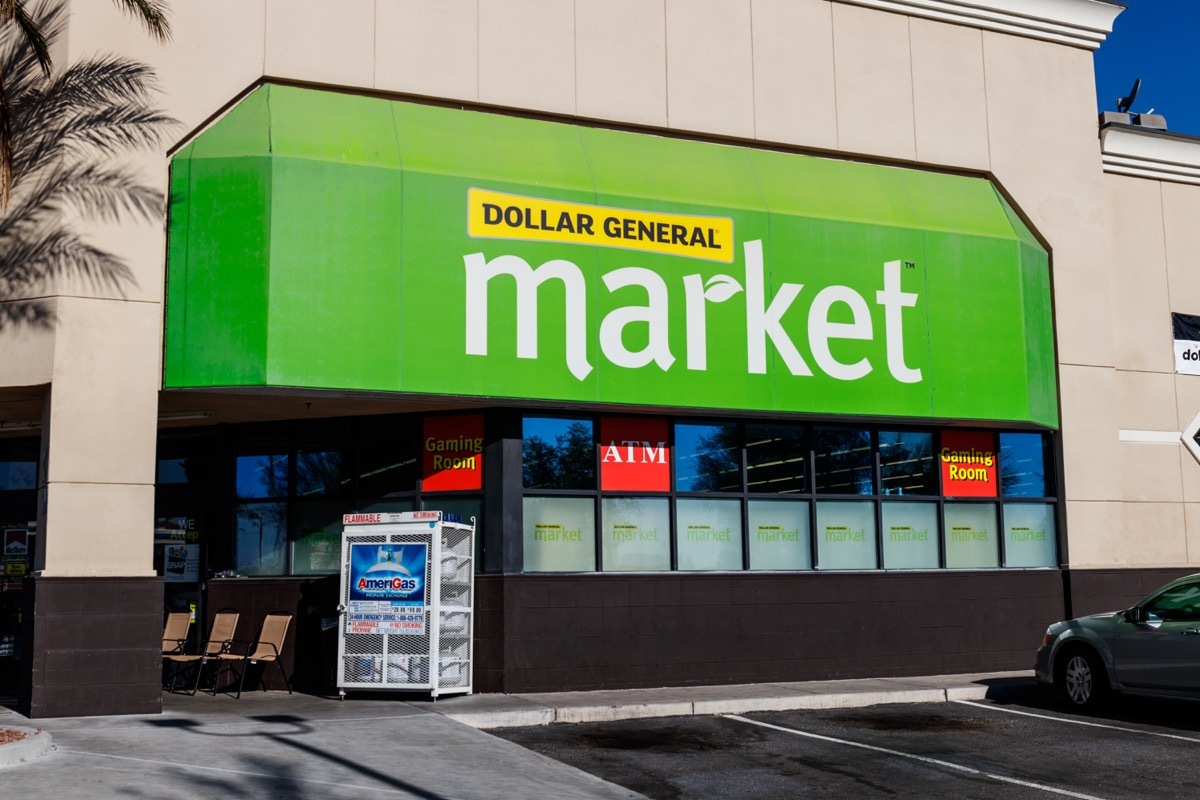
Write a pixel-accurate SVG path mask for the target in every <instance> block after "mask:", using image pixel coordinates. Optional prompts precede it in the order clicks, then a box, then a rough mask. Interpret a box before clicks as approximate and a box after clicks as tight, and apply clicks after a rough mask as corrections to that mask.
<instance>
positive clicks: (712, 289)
mask: <svg viewBox="0 0 1200 800" xmlns="http://www.w3.org/2000/svg"><path fill="white" fill-rule="evenodd" d="M740 291H742V285H741V284H740V283H738V282H737V281H736V280H734V279H733V278H732V277H730V276H729V275H713V276H712V277H711V278H709V279H708V280H707V281H705V283H704V299H705V300H708V301H709V302H712V303H723V302H725V301H726V300H728V299H729V298H731V297H733V296H734V295H735V294H737V293H738V292H740Z"/></svg>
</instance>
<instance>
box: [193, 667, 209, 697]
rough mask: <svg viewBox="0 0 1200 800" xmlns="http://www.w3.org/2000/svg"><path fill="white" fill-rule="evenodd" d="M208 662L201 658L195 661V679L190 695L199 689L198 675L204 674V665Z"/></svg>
mask: <svg viewBox="0 0 1200 800" xmlns="http://www.w3.org/2000/svg"><path fill="white" fill-rule="evenodd" d="M207 664H208V659H205V658H202V659H200V660H199V661H197V662H196V681H195V682H194V683H193V684H192V696H193V697H194V696H195V694H196V692H198V691H200V676H201V675H203V674H204V667H205V666H206V665H207Z"/></svg>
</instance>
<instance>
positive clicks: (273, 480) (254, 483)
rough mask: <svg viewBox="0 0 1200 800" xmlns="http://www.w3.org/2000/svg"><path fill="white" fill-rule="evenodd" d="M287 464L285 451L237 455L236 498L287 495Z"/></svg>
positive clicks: (287, 459)
mask: <svg viewBox="0 0 1200 800" xmlns="http://www.w3.org/2000/svg"><path fill="white" fill-rule="evenodd" d="M288 466H289V458H288V456H287V454H286V453H270V454H263V455H246V456H238V459H237V496H238V498H257V497H287V493H288V491H287V488H288Z"/></svg>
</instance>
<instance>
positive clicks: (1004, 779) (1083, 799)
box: [725, 714, 1103, 800]
mask: <svg viewBox="0 0 1200 800" xmlns="http://www.w3.org/2000/svg"><path fill="white" fill-rule="evenodd" d="M725 718H726V719H736V720H738V721H739V722H747V723H749V724H751V725H757V726H759V727H760V728H770V729H771V730H774V731H781V732H783V733H790V734H793V735H795V736H805V737H807V738H809V739H820V740H821V741H823V742H832V743H833V744H844V745H849V746H851V747H859V748H862V749H863V750H874V751H875V752H877V753H887V754H888V755H892V756H899V757H901V758H909V759H912V760H913V761H922V762H924V763H926V764H933V765H935V766H938V767H945V768H946V769H953V770H957V771H959V772H965V773H967V774H969V775H980V776H982V777H984V778H991V779H992V780H994V781H1000V782H1001V783H1011V784H1015V785H1017V786H1024V787H1026V788H1028V789H1038V790H1040V791H1043V792H1049V793H1050V794H1060V795H1063V796H1065V797H1076V798H1079V800H1103V798H1099V797H1096V796H1095V795H1091V794H1082V793H1080V792H1072V791H1070V790H1069V789H1059V788H1057V787H1055V786H1047V785H1046V784H1044V783H1034V782H1032V781H1023V780H1021V779H1020V778H1010V777H1008V776H1007V775H997V774H995V773H992V772H984V771H983V770H978V769H975V768H973V767H967V766H964V765H962V764H955V763H953V762H950V761H943V760H941V759H940V758H930V757H929V756H919V755H916V754H914V753H905V752H903V751H901V750H891V749H888V748H886V747H876V746H875V745H873V744H864V743H862V742H854V741H851V740H849V739H838V738H835V737H833V736H822V735H821V734H819V733H809V732H808V731H800V730H796V729H795V728H784V727H782V726H780V725H772V724H771V723H769V722H759V721H758V720H753V719H747V718H746V717H739V716H737V715H734V714H727V715H725Z"/></svg>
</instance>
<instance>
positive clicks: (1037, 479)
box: [1000, 433, 1054, 497]
mask: <svg viewBox="0 0 1200 800" xmlns="http://www.w3.org/2000/svg"><path fill="white" fill-rule="evenodd" d="M1048 444H1049V442H1048V439H1047V438H1046V437H1045V436H1043V435H1042V434H1040V433H1002V434H1000V492H1001V494H1003V495H1004V496H1005V497H1049V496H1051V495H1053V493H1054V490H1053V486H1052V485H1051V483H1050V482H1049V481H1047V480H1046V464H1047V462H1048V461H1049V459H1048V458H1047V455H1048V453H1047V448H1048Z"/></svg>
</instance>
